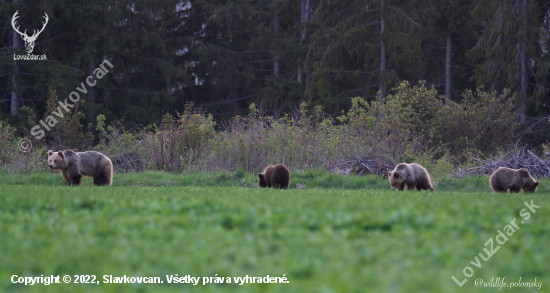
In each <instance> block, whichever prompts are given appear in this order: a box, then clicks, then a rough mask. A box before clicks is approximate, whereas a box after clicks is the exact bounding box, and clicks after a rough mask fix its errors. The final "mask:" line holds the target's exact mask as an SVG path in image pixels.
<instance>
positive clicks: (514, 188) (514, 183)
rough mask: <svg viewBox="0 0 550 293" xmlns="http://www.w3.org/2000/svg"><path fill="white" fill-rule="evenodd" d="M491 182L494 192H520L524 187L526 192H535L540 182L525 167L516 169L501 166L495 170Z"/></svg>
mask: <svg viewBox="0 0 550 293" xmlns="http://www.w3.org/2000/svg"><path fill="white" fill-rule="evenodd" d="M489 183H490V184H491V189H492V190H493V192H507V191H508V190H510V192H519V191H520V190H522V189H523V192H525V193H531V192H535V190H537V187H538V186H539V184H540V182H538V181H535V179H533V177H531V174H530V173H529V171H527V170H525V169H524V168H521V169H519V170H515V169H510V168H506V167H500V168H498V169H497V170H496V171H495V172H493V174H492V175H491V178H489Z"/></svg>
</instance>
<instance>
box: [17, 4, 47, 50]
mask: <svg viewBox="0 0 550 293" xmlns="http://www.w3.org/2000/svg"><path fill="white" fill-rule="evenodd" d="M18 12H19V11H16V12H15V14H14V15H13V18H12V19H11V26H12V27H13V29H14V30H15V31H16V32H17V33H19V34H20V35H21V38H23V41H25V49H26V50H27V53H29V54H30V53H32V50H33V49H34V42H36V38H38V35H40V33H41V32H42V31H43V30H44V28H46V25H47V24H48V19H49V18H48V15H47V14H46V13H45V12H44V14H45V15H46V16H43V17H44V18H45V19H46V22H42V29H41V30H39V31H38V32H37V31H36V30H34V33H33V34H32V36H30V37H29V36H28V35H27V30H25V32H20V31H19V26H18V27H17V28H16V27H15V20H16V19H17V18H18V17H19V16H18V15H17V13H18Z"/></svg>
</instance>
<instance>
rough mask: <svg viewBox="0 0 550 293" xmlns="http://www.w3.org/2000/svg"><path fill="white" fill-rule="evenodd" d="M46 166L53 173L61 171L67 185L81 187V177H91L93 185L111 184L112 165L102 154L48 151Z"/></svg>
mask: <svg viewBox="0 0 550 293" xmlns="http://www.w3.org/2000/svg"><path fill="white" fill-rule="evenodd" d="M48 166H49V167H50V168H51V169H52V170H54V171H61V175H62V176H63V179H65V181H67V184H68V185H81V184H82V176H85V177H91V178H93V180H94V184H95V185H98V186H100V185H109V186H111V184H112V183H113V163H112V162H111V160H110V159H109V158H107V157H106V156H105V155H104V154H102V153H98V152H94V151H89V152H78V153H77V152H74V151H72V150H64V151H58V152H57V153H54V152H52V151H51V150H50V151H48Z"/></svg>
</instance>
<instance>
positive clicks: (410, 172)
mask: <svg viewBox="0 0 550 293" xmlns="http://www.w3.org/2000/svg"><path fill="white" fill-rule="evenodd" d="M388 177H389V179H390V185H391V189H398V190H405V189H412V190H415V189H418V190H435V189H434V188H433V186H432V181H431V180H430V174H428V171H426V169H424V167H422V166H420V165H418V164H416V163H412V164H406V163H400V164H397V166H395V169H393V171H389V172H388Z"/></svg>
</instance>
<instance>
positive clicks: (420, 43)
mask: <svg viewBox="0 0 550 293" xmlns="http://www.w3.org/2000/svg"><path fill="white" fill-rule="evenodd" d="M16 11H19V13H18V15H19V16H20V17H19V18H17V20H16V26H19V27H20V28H19V30H20V31H24V30H27V32H28V34H30V32H32V31H33V30H38V29H40V28H41V27H42V22H43V21H44V17H43V16H44V13H46V14H47V15H48V16H49V21H48V23H47V26H46V27H45V29H44V30H43V31H42V33H41V34H40V35H39V37H38V38H37V41H36V46H35V48H34V51H33V54H36V55H41V54H45V55H46V56H47V58H48V60H47V61H21V60H20V61H14V60H13V59H14V58H13V54H14V53H15V54H26V52H25V48H24V42H23V41H22V39H21V37H20V36H19V34H17V33H14V30H13V28H12V25H11V23H12V17H13V15H14V13H15V12H16ZM549 28H550V2H549V1H547V0H453V1H412V0H377V1H358V0H338V1H332V0H321V1H319V0H294V1H287V0H259V1H258V0H252V1H251V0H246V1H243V0H235V1H218V0H197V1H183V2H182V1H180V0H159V1H142V0H136V1H106V0H87V1H78V0H77V1H30V0H12V1H1V2H0V29H1V31H2V37H1V39H0V41H1V45H0V48H1V50H2V54H0V58H1V59H0V61H1V62H0V120H4V121H7V122H8V123H10V124H12V125H15V126H17V125H18V124H21V123H26V121H28V117H27V116H28V113H29V109H32V111H33V112H34V113H35V114H36V116H37V117H38V119H40V118H41V117H43V115H44V114H45V112H46V110H47V101H48V98H49V97H50V93H51V91H56V93H57V96H58V97H59V98H60V99H65V98H66V97H68V94H69V93H70V92H72V91H75V89H76V87H77V86H79V85H80V83H81V82H83V81H85V79H86V77H87V76H89V75H90V74H91V72H92V70H93V69H94V68H96V67H97V66H98V65H99V64H101V62H102V61H103V60H109V61H110V62H111V63H112V64H113V66H114V68H113V69H112V70H110V72H109V74H107V75H106V76H105V77H104V78H102V79H101V80H97V86H95V87H93V88H92V89H91V91H90V92H89V93H88V94H87V96H85V97H84V98H83V100H84V105H83V106H82V108H81V109H82V111H83V113H84V114H85V118H84V119H83V121H82V122H83V123H86V124H88V123H92V124H95V117H97V115H98V114H103V115H105V116H106V118H107V121H114V120H123V121H124V122H135V123H139V124H143V125H146V124H150V123H159V122H160V121H161V119H162V116H163V114H165V113H172V114H173V113H174V112H175V111H179V112H182V111H183V109H184V106H185V104H186V102H188V101H192V102H194V103H195V105H197V106H201V107H202V108H204V109H205V110H206V111H207V112H209V113H212V114H213V115H214V117H215V119H223V118H224V117H231V116H235V115H242V114H245V113H248V110H247V109H248V106H249V105H250V104H251V103H252V102H254V103H256V105H261V106H262V108H263V109H267V110H268V113H269V114H270V115H273V116H274V117H278V116H279V115H281V113H283V112H290V111H292V109H293V108H294V107H295V106H296V105H298V104H299V103H300V102H301V101H306V102H308V104H309V105H312V106H316V105H320V106H323V107H324V111H325V112H327V113H336V112H339V111H340V110H342V109H348V108H349V107H350V106H351V103H350V100H351V98H353V97H363V98H365V99H367V100H377V99H380V100H382V98H383V97H384V96H385V95H387V94H388V93H389V91H390V90H391V88H392V87H394V86H396V85H398V84H399V83H400V82H402V81H403V80H409V81H411V82H412V83H416V82H417V81H419V80H425V81H426V85H428V86H432V85H433V86H434V87H435V89H437V91H438V92H439V94H441V95H442V96H445V97H446V98H448V99H451V100H453V101H460V100H461V99H462V94H463V93H464V92H465V91H466V90H468V89H475V88H477V87H484V89H485V90H486V91H497V92H500V91H502V90H503V89H505V88H510V89H512V90H513V91H515V92H516V93H517V97H518V101H517V104H516V105H517V106H518V108H519V109H520V111H519V113H520V114H519V117H518V119H519V120H520V122H522V123H524V125H525V126H526V127H530V126H532V125H536V127H538V128H536V129H539V130H540V131H543V130H544V127H542V126H544V125H546V124H547V121H546V119H543V118H542V117H545V116H548V115H550V91H549V90H550V52H548V49H549V46H550V45H549V36H550V34H549ZM90 129H93V128H90ZM533 129H535V128H533ZM544 131H546V130H544ZM542 134H543V132H540V133H539V135H538V140H540V139H541V137H543V136H545V135H542Z"/></svg>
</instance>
